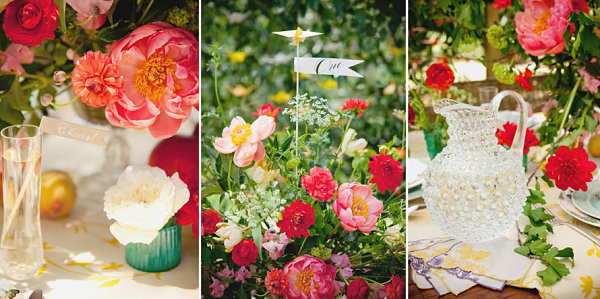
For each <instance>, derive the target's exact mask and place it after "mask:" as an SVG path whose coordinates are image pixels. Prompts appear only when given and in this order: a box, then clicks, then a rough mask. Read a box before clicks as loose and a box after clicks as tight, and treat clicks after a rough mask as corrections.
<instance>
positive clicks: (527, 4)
mask: <svg viewBox="0 0 600 299" xmlns="http://www.w3.org/2000/svg"><path fill="white" fill-rule="evenodd" d="M523 7H524V8H525V11H522V12H518V13H516V14H515V22H516V31H517V38H518V40H519V44H521V47H523V49H524V50H525V52H527V53H528V54H529V55H532V56H542V55H544V54H558V53H560V52H562V51H563V50H564V49H565V39H564V38H563V34H564V33H565V31H566V30H567V27H569V24H568V23H567V19H568V18H569V14H570V13H571V11H572V10H573V8H572V5H571V0H555V1H549V0H523ZM571 30H572V28H571Z"/></svg>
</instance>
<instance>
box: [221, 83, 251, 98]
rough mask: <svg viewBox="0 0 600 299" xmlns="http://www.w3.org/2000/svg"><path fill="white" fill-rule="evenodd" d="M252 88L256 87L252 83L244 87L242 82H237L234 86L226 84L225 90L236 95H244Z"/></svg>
mask: <svg viewBox="0 0 600 299" xmlns="http://www.w3.org/2000/svg"><path fill="white" fill-rule="evenodd" d="M254 89H256V85H252V86H250V87H248V88H246V87H244V85H242V84H238V85H236V86H235V87H231V86H227V90H229V92H231V93H232V94H233V95H234V96H236V97H245V96H247V95H249V94H250V93H251V92H252V91H253V90H254Z"/></svg>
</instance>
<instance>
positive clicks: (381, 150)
mask: <svg viewBox="0 0 600 299" xmlns="http://www.w3.org/2000/svg"><path fill="white" fill-rule="evenodd" d="M389 152H390V148H389V147H387V146H385V145H382V146H381V147H380V148H379V154H381V155H387V154H388V153H389Z"/></svg>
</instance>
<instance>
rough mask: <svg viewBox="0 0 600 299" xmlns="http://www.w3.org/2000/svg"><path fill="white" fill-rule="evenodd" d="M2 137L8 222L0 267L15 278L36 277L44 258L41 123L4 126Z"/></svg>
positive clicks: (0, 249) (0, 245) (1, 244)
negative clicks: (39, 128) (41, 194)
mask: <svg viewBox="0 0 600 299" xmlns="http://www.w3.org/2000/svg"><path fill="white" fill-rule="evenodd" d="M0 135H1V136H2V137H1V139H2V184H3V188H2V194H3V202H4V225H3V227H2V235H1V238H0V267H1V268H2V271H3V273H4V275H6V276H8V277H9V278H12V279H15V280H25V279H29V278H32V277H34V276H35V274H36V273H37V271H38V270H39V269H40V268H41V266H42V264H43V260H44V253H43V249H42V231H41V228H40V189H41V166H42V159H41V152H42V151H41V145H42V138H41V134H40V133H39V130H38V127H37V126H32V125H15V126H10V127H6V128H4V129H3V130H2V131H1V132H0Z"/></svg>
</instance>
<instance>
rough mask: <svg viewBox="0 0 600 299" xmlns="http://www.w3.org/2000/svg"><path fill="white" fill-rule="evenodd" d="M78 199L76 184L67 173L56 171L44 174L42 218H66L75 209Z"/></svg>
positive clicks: (41, 202) (41, 201)
mask: <svg viewBox="0 0 600 299" xmlns="http://www.w3.org/2000/svg"><path fill="white" fill-rule="evenodd" d="M76 199H77V193H76V191H75V184H74V183H73V180H72V179H71V177H70V176H69V175H68V174H67V173H65V172H62V171H55V170H54V171H48V172H44V173H43V174H42V195H41V199H40V215H41V216H42V217H44V218H50V219H56V218H61V217H64V216H66V215H67V214H69V212H70V211H71V209H73V206H74V205H75V200H76Z"/></svg>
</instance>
